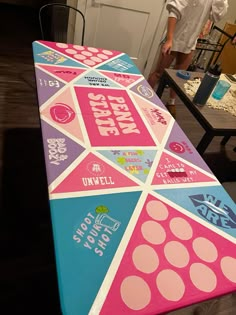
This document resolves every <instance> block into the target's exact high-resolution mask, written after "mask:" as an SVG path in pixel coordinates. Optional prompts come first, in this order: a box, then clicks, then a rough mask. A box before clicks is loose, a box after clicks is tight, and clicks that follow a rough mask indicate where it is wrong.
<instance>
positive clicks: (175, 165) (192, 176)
mask: <svg viewBox="0 0 236 315" xmlns="http://www.w3.org/2000/svg"><path fill="white" fill-rule="evenodd" d="M201 182H215V180H214V179H213V178H211V177H209V176H207V175H205V174H203V173H202V172H200V171H198V170H196V169H195V168H194V167H192V166H189V165H187V164H185V163H184V162H182V161H180V160H178V159H176V158H174V157H173V156H171V155H169V154H167V153H165V152H164V153H163V154H162V156H161V159H160V161H159V164H158V167H157V170H156V172H155V175H154V178H153V182H152V185H158V184H159V185H160V184H177V185H178V184H187V183H201Z"/></svg>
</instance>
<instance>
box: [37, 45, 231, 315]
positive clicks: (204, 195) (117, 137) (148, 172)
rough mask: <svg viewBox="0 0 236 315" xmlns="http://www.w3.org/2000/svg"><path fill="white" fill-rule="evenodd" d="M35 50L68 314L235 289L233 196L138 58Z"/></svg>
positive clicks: (186, 301) (115, 314) (164, 307)
mask: <svg viewBox="0 0 236 315" xmlns="http://www.w3.org/2000/svg"><path fill="white" fill-rule="evenodd" d="M33 54H34V62H35V73H36V81H37V91H38V102H39V112H40V118H41V129H42V134H43V144H44V153H45V162H46V170H47V179H48V191H49V199H50V209H51V217H52V225H53V234H54V245H55V253H56V264H57V273H58V283H59V291H60V300H61V307H62V311H63V314H67V315H78V314H79V315H86V314H94V315H95V314H103V315H110V314H112V315H120V314H161V313H163V312H168V311H171V310H175V309H178V308H181V307H184V306H187V305H190V304H192V303H196V302H200V301H203V300H206V299H210V298H213V297H216V296H220V295H223V294H227V293H229V292H233V291H235V290H236V246H235V241H236V209H235V203H234V202H233V201H232V199H231V198H230V197H229V195H228V194H227V193H226V191H225V190H224V189H223V187H222V186H221V184H220V183H219V182H218V181H217V179H216V178H215V176H214V175H213V174H212V172H211V170H210V169H209V168H208V166H207V165H206V164H205V162H204V161H203V160H202V158H201V156H200V155H199V154H198V152H197V151H196V149H195V148H194V147H193V145H192V144H191V142H190V141H189V139H188V138H187V137H186V135H185V134H184V133H183V131H182V130H181V128H180V127H179V126H178V124H177V123H176V121H175V120H174V119H173V118H172V116H171V115H170V114H169V112H168V111H167V110H166V108H165V106H164V105H163V104H162V102H161V100H160V99H159V98H158V97H157V95H156V94H155V93H154V91H153V90H152V89H151V88H150V86H149V85H148V83H147V82H146V80H145V79H144V77H143V76H142V74H141V73H140V72H139V71H138V69H137V68H136V66H135V65H134V64H133V62H132V61H131V59H130V58H129V57H128V56H127V55H126V54H124V53H121V52H118V51H109V50H103V49H98V48H92V47H82V46H78V45H70V44H63V43H54V42H45V41H36V42H34V43H33Z"/></svg>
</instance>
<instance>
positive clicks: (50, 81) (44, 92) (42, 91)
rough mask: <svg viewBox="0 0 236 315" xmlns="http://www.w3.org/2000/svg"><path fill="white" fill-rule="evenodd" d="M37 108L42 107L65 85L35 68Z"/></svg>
mask: <svg viewBox="0 0 236 315" xmlns="http://www.w3.org/2000/svg"><path fill="white" fill-rule="evenodd" d="M35 74H36V83H37V91H38V101H39V106H41V105H43V104H44V103H45V102H46V101H47V100H48V99H49V98H50V97H51V96H53V95H54V94H55V93H57V92H58V91H60V89H61V88H62V87H63V86H64V85H65V84H64V83H62V82H61V81H60V80H58V79H56V78H54V77H52V76H50V75H49V74H47V73H46V72H44V71H42V70H41V69H38V68H35Z"/></svg>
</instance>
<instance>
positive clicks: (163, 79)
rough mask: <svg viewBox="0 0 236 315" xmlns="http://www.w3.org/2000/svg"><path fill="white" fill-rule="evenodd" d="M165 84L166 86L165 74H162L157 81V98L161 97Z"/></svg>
mask: <svg viewBox="0 0 236 315" xmlns="http://www.w3.org/2000/svg"><path fill="white" fill-rule="evenodd" d="M166 84H167V80H166V76H165V73H163V75H162V77H161V79H160V81H159V84H158V88H157V91H156V94H157V95H158V97H159V98H161V97H162V94H163V92H164V89H165V86H166Z"/></svg>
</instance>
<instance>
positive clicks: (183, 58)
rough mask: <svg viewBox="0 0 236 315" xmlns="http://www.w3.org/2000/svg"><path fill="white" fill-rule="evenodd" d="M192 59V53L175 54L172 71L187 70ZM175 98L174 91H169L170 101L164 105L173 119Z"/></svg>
mask: <svg viewBox="0 0 236 315" xmlns="http://www.w3.org/2000/svg"><path fill="white" fill-rule="evenodd" d="M192 58H193V51H191V52H190V53H189V54H184V53H180V52H177V53H176V64H175V66H174V69H176V70H187V69H188V67H189V65H190V64H191V62H192ZM175 98H176V93H175V91H174V90H172V89H170V99H169V102H168V103H167V104H166V107H167V109H168V110H169V112H170V113H171V115H172V116H173V117H174V118H175V117H176V108H175Z"/></svg>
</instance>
